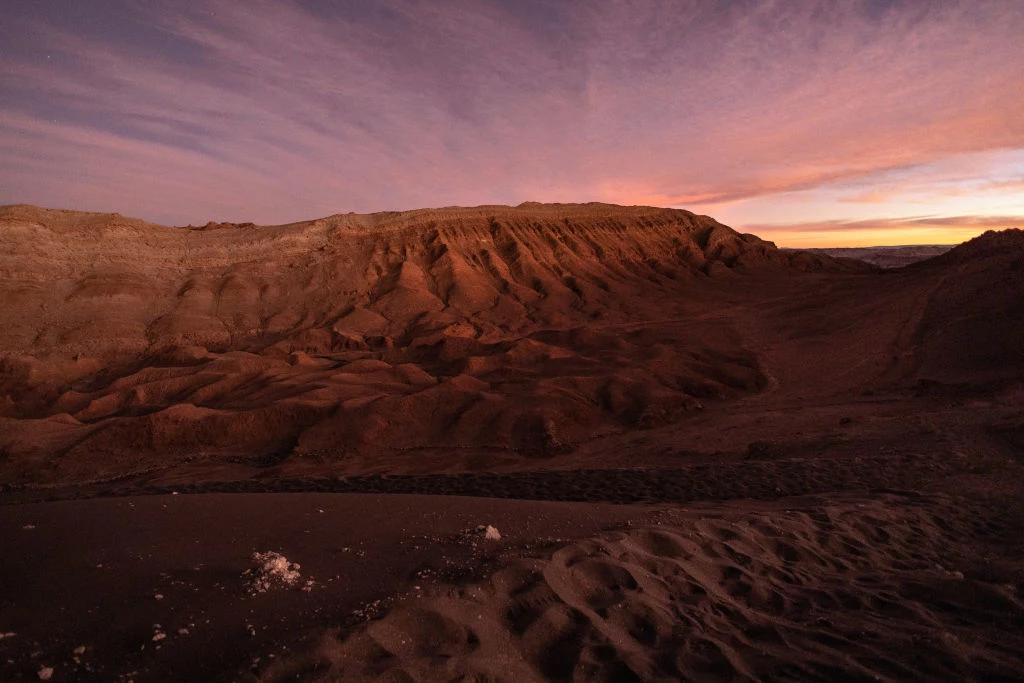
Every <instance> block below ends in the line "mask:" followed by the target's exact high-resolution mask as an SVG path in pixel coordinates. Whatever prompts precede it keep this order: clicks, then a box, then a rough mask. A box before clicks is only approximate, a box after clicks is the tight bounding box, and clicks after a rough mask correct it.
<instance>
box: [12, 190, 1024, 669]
mask: <svg viewBox="0 0 1024 683" xmlns="http://www.w3.org/2000/svg"><path fill="white" fill-rule="evenodd" d="M1022 339H1024V233H1022V232H1021V231H1019V230H1006V231H1003V232H999V233H987V234H985V235H983V236H981V237H979V238H977V239H975V240H972V241H971V242H969V243H966V244H964V245H961V246H959V247H956V248H954V249H952V250H950V251H949V252H947V253H945V254H943V255H941V256H938V257H937V258H933V259H930V260H926V261H922V262H919V263H915V264H912V265H910V266H908V267H905V268H898V269H892V270H881V269H878V268H875V267H873V266H871V265H868V264H865V263H861V262H857V261H851V260H844V259H834V258H830V257H827V256H824V255H819V254H809V253H806V252H791V251H782V250H778V249H776V248H775V246H774V245H772V244H771V243H769V242H765V241H762V240H760V239H758V238H757V237H755V236H752V235H741V234H739V233H736V232H735V231H733V230H731V229H730V228H728V227H726V226H723V225H721V224H719V223H717V222H716V221H714V220H713V219H711V218H708V217H704V216H697V215H694V214H692V213H689V212H686V211H678V210H667V209H656V208H649V207H616V206H608V205H600V204H588V205H538V204H524V205H521V206H518V207H476V208H468V209H464V208H448V209H436V210H422V211H412V212H404V213H384V214H373V215H369V216H359V215H354V214H349V215H338V216H332V217H328V218H324V219H319V220H315V221H309V222H305V223H295V224H291V225H286V226H269V227H264V226H254V225H250V224H239V225H228V224H210V225H208V226H205V227H204V228H196V229H193V228H169V227H164V226H156V225H150V224H146V223H143V222H141V221H137V220H133V219H128V218H124V217H121V216H118V215H116V214H113V215H111V214H83V213H78V212H67V211H53V210H44V209H37V208H34V207H25V206H15V207H3V208H0V486H2V487H3V488H2V496H3V502H4V503H9V505H5V506H3V507H0V541H2V544H3V547H4V548H5V549H8V551H9V553H10V555H11V556H12V557H17V558H20V559H19V561H18V562H14V563H3V564H0V586H3V587H4V589H5V592H0V615H3V617H2V618H3V620H0V634H4V638H2V639H0V655H4V656H3V657H0V662H7V663H6V664H3V663H0V678H13V679H16V678H17V677H22V678H25V677H29V678H31V677H32V676H36V675H37V674H38V672H39V671H41V670H43V669H44V668H50V669H53V673H52V675H53V676H54V680H57V678H59V677H65V678H68V677H70V678H76V679H80V680H90V677H93V678H95V679H96V680H110V679H111V678H116V677H118V676H122V677H125V678H132V679H134V680H137V681H142V680H183V679H194V678H195V677H196V676H200V675H205V676H214V677H219V678H223V679H247V680H253V679H256V680H274V681H277V680H292V679H293V678H294V676H296V675H298V676H300V677H307V678H312V679H317V678H324V679H328V680H330V679H335V680H370V679H377V678H380V679H381V680H448V679H458V678H459V677H466V678H472V677H474V676H475V677H477V680H488V679H495V680H675V679H679V678H683V679H691V680H714V679H728V680H822V679H828V680H874V679H876V678H878V679H882V680H900V681H903V680H933V681H946V680H1020V676H1019V672H1020V671H1021V670H1024V654H1022V653H1024V643H1022V641H1021V638H1020V636H1019V633H1020V632H1021V625H1022V624H1024V608H1022V604H1021V592H1020V591H1021V589H1022V587H1024V540H1022V539H1024V517H1022V513H1021V506H1020V504H1019V501H1020V497H1021V494H1022V493H1024V477H1022V469H1021V453H1022V449H1024V412H1022V410H1021V405H1024V347H1022V342H1021V340H1022ZM232 492H233V493H235V494H236V495H233V496H227V495H222V494H224V493H232ZM269 492H292V494H300V495H288V496H278V495H272V494H271V493H269ZM172 493H177V494H179V495H176V496H173V495H166V496H164V495H152V496H149V497H144V498H120V497H114V498H106V499H100V500H66V501H65V502H61V503H45V504H41V503H39V502H38V501H41V500H45V499H58V500H60V499H88V498H92V497H96V496H111V495H113V496H137V495H138V494H172ZM180 494H197V495H180ZM384 494H386V495H384ZM393 494H417V495H415V496H403V495H393ZM424 494H426V495H424ZM456 496H474V497H456ZM498 499H504V500H498ZM539 501H544V502H539ZM552 501H574V502H572V503H570V502H557V503H556V502H552ZM17 503H31V504H24V505H19V504H17ZM607 503H616V504H626V503H628V504H634V505H635V504H642V505H643V506H645V507H629V506H625V505H608V504H607ZM488 525H493V526H494V528H495V529H496V530H499V531H500V533H498V534H496V535H497V536H500V538H493V537H492V538H491V539H487V538H485V537H483V536H482V535H481V534H475V533H474V532H473V530H474V529H485V530H486V528H487V526H488ZM254 553H261V555H260V557H271V558H273V559H275V561H277V558H278V556H280V558H281V559H282V560H286V561H287V563H288V566H291V564H292V563H296V564H300V565H301V576H302V581H296V585H294V586H288V587H282V588H280V590H277V589H275V590H270V591H267V592H266V593H265V594H264V593H259V594H257V595H250V594H249V593H247V591H246V580H247V578H246V577H250V576H251V571H252V565H251V561H252V560H251V558H252V556H253V555H254ZM265 553H275V554H274V555H262V554H265ZM83 563H85V564H83ZM275 566H276V565H275ZM246 571H249V572H250V574H245V572H246ZM71 576H74V577H76V578H75V581H74V582H70V581H69V580H68V577H71ZM310 582H311V583H310ZM71 583H75V585H81V586H82V590H81V591H69V590H67V586H68V585H70V584H71ZM299 584H301V587H300V586H299ZM306 588H308V589H309V590H305V589H306ZM58 595H59V596H61V597H60V601H61V603H62V604H63V605H64V606H65V607H66V611H65V612H63V613H60V616H61V618H59V619H58V618H51V616H48V615H51V609H50V607H51V606H52V605H51V603H53V601H54V600H56V599H57V598H55V597H48V596H58ZM154 595H160V596H161V597H160V599H155V597H154ZM92 596H105V597H106V598H107V599H105V600H103V601H102V603H101V604H95V601H94V600H93V599H92ZM65 615H67V618H64V616H65ZM200 616H202V618H200ZM367 618H370V619H371V620H370V621H369V622H368V623H365V622H366V619H367ZM154 624H159V625H160V628H159V630H158V633H160V634H163V637H161V638H160V640H159V642H157V641H154V640H153V638H154V637H155V636H154V628H155V627H154ZM8 634H13V635H11V636H10V637H8ZM85 641H88V642H85ZM142 646H145V647H142ZM158 647H159V649H157V648H158ZM80 648H85V649H84V650H81V651H79V650H80ZM140 648H141V649H140ZM271 655H273V656H271ZM8 660H9V661H8Z"/></svg>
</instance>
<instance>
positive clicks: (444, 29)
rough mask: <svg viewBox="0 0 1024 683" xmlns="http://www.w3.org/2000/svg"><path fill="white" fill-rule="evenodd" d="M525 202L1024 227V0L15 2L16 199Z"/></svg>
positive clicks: (47, 202) (849, 240) (790, 238)
mask: <svg viewBox="0 0 1024 683" xmlns="http://www.w3.org/2000/svg"><path fill="white" fill-rule="evenodd" d="M527 200H532V201H562V202H584V201H604V202H613V203H617V204H652V205H657V206H676V207H681V208H685V209H689V210H691V211H695V212H697V213H702V214H708V215H711V216H714V217H715V218H717V219H719V220H721V221H722V222H724V223H726V224H728V225H731V226H732V227H734V228H736V229H738V230H741V231H744V232H755V233H757V234H759V235H761V236H763V237H765V238H767V239H773V240H775V241H776V242H778V243H779V244H780V245H783V246H861V245H869V244H937V243H955V242H960V241H962V240H964V239H966V238H969V237H972V236H974V235H976V234H978V233H979V232H982V231H984V230H986V229H988V228H992V227H1012V226H1018V227H1024V2H1022V1H1021V0H992V1H986V0H975V1H973V2H946V1H943V0H920V1H911V0H906V1H903V2H900V1H896V0H865V1H863V2H856V1H852V2H840V1H827V2H826V1H821V2H815V1H813V0H807V1H803V0H736V1H722V2H711V1H710V0H691V1H676V2H657V1H650V2H643V1H640V0H635V1H633V0H580V1H579V2H569V1H547V2H543V1H541V0H507V1H505V2H501V1H468V0H467V1H464V2H463V1H458V0H455V1H451V2H447V1H444V0H438V1H436V2H433V1H415V0H394V1H390V2H383V1H382V2H373V1H371V0H353V1H351V2H314V1H313V0H309V1H305V2H283V1H282V2H259V1H255V2H254V1H251V0H250V1H246V2H241V1H232V2H219V1H216V0H212V1H207V0H194V1H190V2H170V1H169V2H131V1H126V2H103V1H97V2H80V1H78V0H66V1H63V2H56V1H47V0H38V1H35V2H6V3H3V4H2V5H0V204H12V203H29V204H37V205H41V206H47V207H52V208H73V209H83V210H95V211H118V212H120V213H122V214H125V215H131V216H137V217H140V218H144V219H147V220H150V221H155V222H159V223H165V224H171V225H184V224H187V223H197V224H201V223H205V222H207V221H209V220H231V221H254V222H257V223H263V224H268V223H281V222H290V221H297V220H305V219H311V218H317V217H320V216H325V215H329V214H334V213H341V212H348V211H356V212H359V213H364V212H373V211H382V210H401V209H412V208H420V207H435V206H446V205H478V204H518V203H520V202H523V201H527Z"/></svg>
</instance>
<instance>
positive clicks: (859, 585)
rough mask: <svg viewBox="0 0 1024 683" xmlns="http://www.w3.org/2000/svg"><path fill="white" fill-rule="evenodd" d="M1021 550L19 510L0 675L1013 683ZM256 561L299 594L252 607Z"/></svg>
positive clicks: (706, 522)
mask: <svg viewBox="0 0 1024 683" xmlns="http://www.w3.org/2000/svg"><path fill="white" fill-rule="evenodd" d="M968 493H969V496H968V495H967V494H968ZM1014 514H1017V515H1018V517H1016V518H1015V517H1014ZM481 524H491V525H494V526H495V527H496V528H497V529H498V530H500V532H501V535H502V538H501V539H500V540H487V539H485V538H483V534H482V533H480V532H478V531H476V527H477V526H478V525H481ZM1014 539H1017V541H1019V539H1020V519H1019V508H1018V509H1016V510H1015V508H1014V503H1013V502H1012V501H1010V502H1007V500H1006V499H1005V498H1001V497H999V496H994V497H991V498H988V499H984V498H983V497H979V496H977V495H976V493H975V492H966V491H965V495H964V496H961V497H958V496H957V495H955V494H951V493H942V492H934V493H929V494H913V493H900V492H879V491H876V492H873V493H872V492H863V491H862V492H847V493H842V494H832V495H819V496H804V497H792V498H784V499H780V500H777V501H759V502H756V501H743V500H737V501H731V502H704V503H693V504H691V505H687V506H685V507H684V506H681V505H659V506H643V507H641V506H613V505H607V504H598V503H557V502H537V501H516V500H494V499H482V498H461V497H442V496H409V495H390V496H388V495H368V494H321V493H296V494H208V495H163V496H144V497H133V498H113V499H96V500H80V501H66V502H54V503H38V504H19V505H9V506H5V507H0V545H2V547H3V549H4V560H3V562H2V563H0V632H2V633H5V634H8V635H6V636H5V637H4V638H3V639H2V640H0V679H2V680H5V681H6V680H37V678H38V675H39V672H40V671H43V672H44V673H45V669H46V668H48V667H52V668H53V670H54V671H53V675H52V679H51V680H129V679H131V680H136V681H147V680H168V681H170V680H267V681H278V680H282V681H283V680H303V679H319V678H325V679H328V680H393V681H398V680H402V681H404V680H452V679H460V678H461V679H464V680H514V681H540V680H609V681H612V680H616V681H617V680H676V679H679V678H686V679H691V680H894V681H896V680H934V681H950V680H1020V677H1021V674H1020V672H1021V671H1024V635H1022V633H1024V628H1022V627H1024V602H1022V600H1021V594H1020V590H1021V588H1022V584H1024V576H1022V575H1021V573H1020V570H1019V567H1020V562H1019V557H1017V555H1016V554H1015V553H1018V551H1019V548H1017V547H1015V546H1014ZM264 550H275V551H279V552H281V553H283V554H284V555H285V556H286V557H287V558H288V559H289V560H290V561H293V562H297V563H299V564H300V565H301V568H300V570H299V571H300V572H301V579H300V580H299V581H298V582H296V584H295V585H294V586H291V587H280V588H276V589H272V590H270V591H268V592H266V593H262V594H257V595H250V594H249V593H248V592H247V590H246V577H245V576H243V572H244V571H245V570H246V569H247V568H249V567H250V562H249V556H250V554H251V553H252V552H254V551H264ZM309 579H312V580H313V583H312V584H311V585H310V586H309V590H308V591H306V590H303V587H306V586H307V583H306V582H307V581H308V580H309ZM158 596H160V597H158ZM378 600H379V601H381V602H379V603H378V602H377V601H378ZM157 625H159V626H157ZM11 633H13V634H14V635H10V634H11ZM159 634H165V636H164V637H161V636H160V635H159ZM154 638H157V639H156V640H154ZM82 648H84V650H83V649H82ZM76 652H77V654H76Z"/></svg>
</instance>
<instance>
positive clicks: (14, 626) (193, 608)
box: [0, 494, 649, 681]
mask: <svg viewBox="0 0 1024 683" xmlns="http://www.w3.org/2000/svg"><path fill="white" fill-rule="evenodd" d="M648 513H649V510H648V509H646V508H636V507H629V506H614V505H573V504H567V503H551V502H522V501H504V500H486V499H476V498H456V497H449V498H438V497H428V496H378V495H355V494H353V495H331V494H295V495H290V494H263V495H226V494H210V495H193V496H189V495H177V496H175V495H166V496H146V497H133V498H115V499H101V500H84V501H70V502H60V503H43V504H33V505H14V506H4V507H0V547H2V548H3V549H4V559H3V562H2V563H0V586H2V590H0V632H3V633H8V632H14V633H15V634H16V635H15V636H11V637H7V638H4V639H3V640H0V680H5V681H6V680H35V679H36V674H37V671H38V670H39V669H40V668H42V667H44V666H50V667H53V668H54V669H55V675H54V678H53V680H97V681H109V680H117V679H118V678H119V677H120V676H121V675H122V674H123V675H125V676H126V677H127V678H134V679H135V680H137V681H145V680H161V681H171V680H182V681H183V680H232V679H234V678H236V677H237V676H238V675H240V673H242V672H245V671H248V669H249V666H250V664H251V663H252V661H253V660H254V659H256V658H261V661H262V662H263V664H264V665H265V664H266V663H267V662H268V661H269V660H271V659H272V658H273V657H281V656H283V655H285V654H286V653H287V652H288V650H289V649H290V648H292V649H293V648H296V647H301V645H302V636H303V634H304V632H305V631H307V630H308V629H314V630H317V629H324V628H327V627H330V626H338V625H347V624H352V623H355V622H359V621H362V620H363V619H365V618H366V617H368V616H371V615H373V616H375V615H377V614H378V613H379V612H381V611H382V608H383V604H376V605H371V603H375V602H376V601H385V603H386V601H390V600H393V599H394V598H395V596H397V595H401V594H409V593H411V592H413V591H414V586H415V585H421V584H425V583H434V582H437V581H439V580H446V581H456V582H458V581H465V580H469V579H471V578H474V577H479V576H480V574H481V572H486V569H487V568H488V566H490V565H491V564H492V563H493V562H494V560H495V558H497V557H499V556H500V555H501V554H502V553H504V552H507V551H508V550H509V549H510V548H515V549H516V551H517V552H526V553H538V552H542V551H543V550H544V549H546V548H550V547H552V546H557V545H559V544H564V543H565V542H566V541H567V540H570V539H578V538H581V537H586V536H589V535H592V534H594V533H596V532H597V531H599V530H600V529H603V528H605V527H607V526H609V525H621V524H624V523H626V522H627V521H628V520H636V521H637V522H639V521H640V520H642V519H644V518H645V517H646V515H647V514H648ZM481 524H484V525H486V524H490V525H494V526H495V527H496V528H497V529H498V530H499V531H500V533H501V535H502V539H501V540H500V541H487V540H484V539H483V537H482V535H480V534H478V533H476V532H475V529H476V527H477V526H478V525H481ZM467 530H468V531H473V533H471V534H464V533H463V532H466V531H467ZM267 550H274V551H278V552H280V553H282V554H283V555H285V556H286V557H287V558H288V559H289V560H291V561H293V562H297V563H299V564H300V565H301V568H300V572H301V574H302V583H304V582H305V581H306V580H307V579H313V580H314V581H315V583H314V585H313V586H312V588H311V590H310V591H309V592H304V591H302V590H301V586H297V587H295V588H294V589H282V590H277V591H271V592H268V593H266V594H261V595H256V596H250V595H248V594H247V592H246V588H245V578H244V577H243V576H242V573H243V572H244V571H245V570H246V569H248V568H249V567H250V561H249V558H250V555H251V554H252V553H253V552H256V551H267ZM156 595H162V596H163V598H162V599H157V598H156V597H155V596H156ZM368 605H370V606H369V607H367V606H368ZM360 609H362V610H364V611H363V612H359V613H356V611H357V610H360ZM154 624H160V627H161V629H160V630H162V631H163V632H165V633H166V634H167V638H166V639H165V640H162V641H159V642H153V636H154V633H155V631H156V629H155V627H154ZM250 625H251V626H252V627H253V629H254V630H255V633H251V632H250V629H249V626H250ZM182 628H185V629H188V634H187V635H186V634H182V635H179V634H178V630H179V629H182ZM79 646H85V648H86V650H85V653H84V654H82V655H80V656H79V660H80V662H75V661H74V656H75V655H74V654H73V653H74V650H75V648H77V647H79ZM132 672H134V673H132Z"/></svg>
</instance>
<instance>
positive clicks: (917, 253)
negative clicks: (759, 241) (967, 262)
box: [784, 244, 955, 268]
mask: <svg viewBox="0 0 1024 683" xmlns="http://www.w3.org/2000/svg"><path fill="white" fill-rule="evenodd" d="M954 246H955V245H952V244H917V245H907V246H898V247H834V248H828V249H801V250H799V251H807V252H811V253H812V254H824V255H826V256H832V257H835V258H848V259H856V260H858V261H864V262H866V263H870V264H872V265H876V266H878V267H879V268H902V267H903V266H907V265H910V264H911V263H917V262H918V261H924V260H925V259H930V258H932V257H934V256H938V255H940V254H944V253H946V252H947V251H949V250H950V249H952V248H953V247H954ZM784 249H785V248H784ZM793 251H797V250H793Z"/></svg>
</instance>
